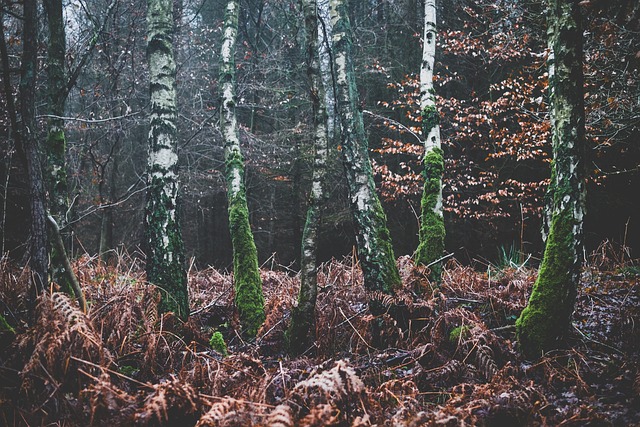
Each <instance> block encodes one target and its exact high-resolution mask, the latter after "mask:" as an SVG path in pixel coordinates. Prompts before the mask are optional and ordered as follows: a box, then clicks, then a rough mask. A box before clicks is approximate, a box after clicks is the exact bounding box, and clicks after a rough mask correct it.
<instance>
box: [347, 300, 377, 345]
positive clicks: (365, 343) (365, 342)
mask: <svg viewBox="0 0 640 427" xmlns="http://www.w3.org/2000/svg"><path fill="white" fill-rule="evenodd" d="M338 310H340V314H342V317H344V318H345V320H346V321H347V323H348V324H349V326H351V328H352V329H353V331H354V332H355V333H356V335H358V337H360V339H361V340H362V342H363V343H364V345H366V346H367V347H369V348H370V349H372V350H375V347H371V346H370V345H369V343H368V342H367V341H366V340H365V339H364V338H363V337H362V335H360V332H358V330H357V329H356V328H355V326H353V323H351V320H349V319H348V318H347V316H346V315H345V314H344V311H342V307H338Z"/></svg>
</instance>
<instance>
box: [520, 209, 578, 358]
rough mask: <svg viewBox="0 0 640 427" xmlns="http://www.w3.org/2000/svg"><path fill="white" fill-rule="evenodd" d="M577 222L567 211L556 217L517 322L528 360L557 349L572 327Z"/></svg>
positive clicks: (552, 222)
mask: <svg viewBox="0 0 640 427" xmlns="http://www.w3.org/2000/svg"><path fill="white" fill-rule="evenodd" d="M574 223H575V220H573V218H572V216H571V214H570V213H569V212H567V211H564V212H561V213H560V214H558V215H556V216H554V217H553V219H552V221H551V228H550V231H549V237H548V238H547V245H546V247H545V251H544V257H543V260H542V264H541V266H540V272H539V274H538V279H537V280H536V282H535V284H534V286H533V290H532V291H531V297H530V298H529V304H528V305H527V307H526V308H525V309H524V310H523V311H522V313H521V314H520V317H519V318H518V319H517V320H516V335H517V339H518V343H519V345H520V349H521V350H522V352H523V353H524V354H525V355H526V356H527V357H530V358H536V357H539V356H540V355H541V353H542V352H544V351H547V350H550V349H552V348H555V347H556V344H557V342H558V339H559V338H560V337H561V336H562V335H563V334H564V333H565V332H566V331H567V329H568V327H569V322H570V318H571V312H572V311H573V304H574V300H575V295H576V285H577V284H576V283H573V282H572V280H573V279H572V277H573V276H574V275H573V270H574V268H575V266H574V257H575V254H574V242H573V239H574V236H573V226H574Z"/></svg>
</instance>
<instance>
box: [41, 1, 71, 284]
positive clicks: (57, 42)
mask: <svg viewBox="0 0 640 427" xmlns="http://www.w3.org/2000/svg"><path fill="white" fill-rule="evenodd" d="M43 3H44V10H45V14H46V16H47V22H48V28H49V44H48V52H47V79H48V91H47V92H48V93H47V95H48V96H47V98H48V99H47V101H48V111H49V119H48V123H47V127H48V129H47V145H46V147H47V148H46V152H47V169H46V171H47V174H46V175H47V177H46V181H47V189H48V193H49V213H50V215H51V216H52V217H53V219H54V220H55V222H56V223H57V224H58V227H59V230H60V233H61V236H60V237H61V238H62V241H63V242H64V245H65V246H66V247H68V246H69V245H70V243H71V242H70V233H69V232H68V230H67V229H66V228H65V227H66V225H67V222H68V221H67V212H68V209H69V202H68V190H67V162H66V154H67V143H66V139H65V134H64V120H63V119H62V116H64V111H65V105H66V100H67V94H68V91H67V78H66V76H65V65H64V64H65V53H66V36H65V30H64V20H63V15H62V0H45V1H44V2H43ZM50 238H51V239H52V240H54V241H57V236H51V237H50ZM49 252H50V258H51V260H50V267H49V268H50V276H51V279H52V280H53V281H54V282H56V283H58V284H59V285H60V287H61V288H62V289H63V290H64V291H65V292H67V293H69V294H72V292H73V290H72V284H71V280H70V272H67V271H66V268H65V266H64V265H65V262H64V258H65V256H66V255H65V254H62V253H59V249H57V245H51V247H50V251H49Z"/></svg>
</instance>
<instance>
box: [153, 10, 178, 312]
mask: <svg viewBox="0 0 640 427" xmlns="http://www.w3.org/2000/svg"><path fill="white" fill-rule="evenodd" d="M147 26H148V29H147V31H148V32H147V60H148V63H149V92H150V96H151V115H150V122H151V124H150V129H149V141H148V143H149V157H148V165H147V168H148V170H147V202H146V208H145V244H146V249H147V265H146V271H147V280H148V281H149V282H150V283H153V284H155V285H157V286H158V287H159V288H160V289H161V291H162V298H161V300H160V305H159V308H160V310H161V311H172V312H174V313H175V314H176V315H177V316H179V317H180V318H182V319H186V318H187V317H188V316H189V299H188V294H187V275H186V271H185V269H184V248H183V243H182V234H181V230H180V223H179V218H178V154H177V148H178V144H177V138H176V123H175V122H176V64H175V61H174V56H173V41H172V36H173V32H174V27H173V0H148V2H147Z"/></svg>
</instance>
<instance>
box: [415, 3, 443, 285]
mask: <svg viewBox="0 0 640 427" xmlns="http://www.w3.org/2000/svg"><path fill="white" fill-rule="evenodd" d="M436 36H437V32H436V2H435V0H426V1H425V4H424V32H423V40H422V65H421V67H420V112H421V117H422V136H423V138H424V159H423V164H424V179H425V183H424V189H423V194H422V201H421V210H422V213H421V216H420V236H419V237H420V242H419V245H418V248H417V250H416V255H415V259H416V262H417V263H419V264H423V265H431V280H432V281H435V282H439V281H440V276H441V270H442V267H441V266H440V264H433V262H434V261H437V260H438V259H440V258H441V257H442V254H443V252H444V235H445V229H444V216H443V208H442V174H443V171H444V158H443V152H442V144H441V141H440V125H439V113H438V110H437V108H436V98H435V91H434V88H433V67H434V64H435V54H436Z"/></svg>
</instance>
